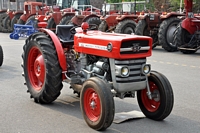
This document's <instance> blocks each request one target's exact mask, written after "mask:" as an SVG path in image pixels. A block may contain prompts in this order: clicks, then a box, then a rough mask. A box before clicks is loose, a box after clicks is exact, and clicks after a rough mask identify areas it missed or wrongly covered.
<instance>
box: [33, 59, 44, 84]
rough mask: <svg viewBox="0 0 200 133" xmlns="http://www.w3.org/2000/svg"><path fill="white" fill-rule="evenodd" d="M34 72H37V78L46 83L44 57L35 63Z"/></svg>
mask: <svg viewBox="0 0 200 133" xmlns="http://www.w3.org/2000/svg"><path fill="white" fill-rule="evenodd" d="M34 71H35V75H36V76H37V78H38V79H39V80H40V81H41V82H43V81H44V74H43V72H44V60H43V57H42V55H39V56H38V57H37V58H36V60H35V62H34Z"/></svg>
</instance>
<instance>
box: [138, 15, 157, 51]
mask: <svg viewBox="0 0 200 133" xmlns="http://www.w3.org/2000/svg"><path fill="white" fill-rule="evenodd" d="M150 32H151V29H148V25H147V22H146V21H145V20H144V19H143V20H140V21H139V22H138V24H137V25H136V27H135V34H136V35H142V36H150V37H151V38H152V39H153V45H152V48H155V47H156V46H157V45H158V36H157V34H156V32H155V31H154V34H152V35H151V34H150Z"/></svg>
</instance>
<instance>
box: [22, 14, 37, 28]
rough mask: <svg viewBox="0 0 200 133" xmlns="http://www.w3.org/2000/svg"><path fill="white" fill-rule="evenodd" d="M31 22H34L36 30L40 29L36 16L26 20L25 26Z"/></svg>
mask: <svg viewBox="0 0 200 133" xmlns="http://www.w3.org/2000/svg"><path fill="white" fill-rule="evenodd" d="M29 21H32V22H33V27H34V28H35V29H37V28H38V25H37V20H36V19H35V15H33V16H30V17H29V18H28V19H27V20H26V23H25V24H27V23H28V22H29Z"/></svg>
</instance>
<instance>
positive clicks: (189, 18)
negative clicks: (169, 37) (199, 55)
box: [173, 0, 200, 54]
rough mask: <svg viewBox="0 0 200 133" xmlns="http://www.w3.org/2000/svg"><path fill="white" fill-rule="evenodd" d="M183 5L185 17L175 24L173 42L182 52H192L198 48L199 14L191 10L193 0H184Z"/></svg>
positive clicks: (199, 46)
mask: <svg viewBox="0 0 200 133" xmlns="http://www.w3.org/2000/svg"><path fill="white" fill-rule="evenodd" d="M198 4H200V3H198ZM184 6H185V11H186V18H185V19H184V20H183V21H182V22H181V23H180V24H179V25H178V26H177V29H176V31H175V32H174V40H173V44H174V45H176V46H177V47H178V49H179V51H181V52H182V53H184V54H192V53H195V52H196V51H197V50H198V49H200V15H199V14H195V15H194V13H193V12H192V7H193V0H184Z"/></svg>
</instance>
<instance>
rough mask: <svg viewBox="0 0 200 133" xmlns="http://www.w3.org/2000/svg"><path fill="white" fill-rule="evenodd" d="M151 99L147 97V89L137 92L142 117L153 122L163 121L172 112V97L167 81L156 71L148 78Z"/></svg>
mask: <svg viewBox="0 0 200 133" xmlns="http://www.w3.org/2000/svg"><path fill="white" fill-rule="evenodd" d="M148 82H149V88H150V91H151V93H152V99H149V98H148V96H147V89H144V90H139V91H138V92H137V100H138V104H139V106H140V109H141V110H142V112H143V113H144V115H145V116H146V117H148V118H150V119H153V120H157V121H160V120H163V119H165V118H166V117H167V116H168V115H169V114H170V113H171V111H172V108H173V104H174V96H173V91H172V87H171V85H170V83H169V81H168V79H167V78H166V77H165V76H164V75H162V74H161V73H158V72H156V71H152V72H151V73H150V75H149V76H148Z"/></svg>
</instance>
